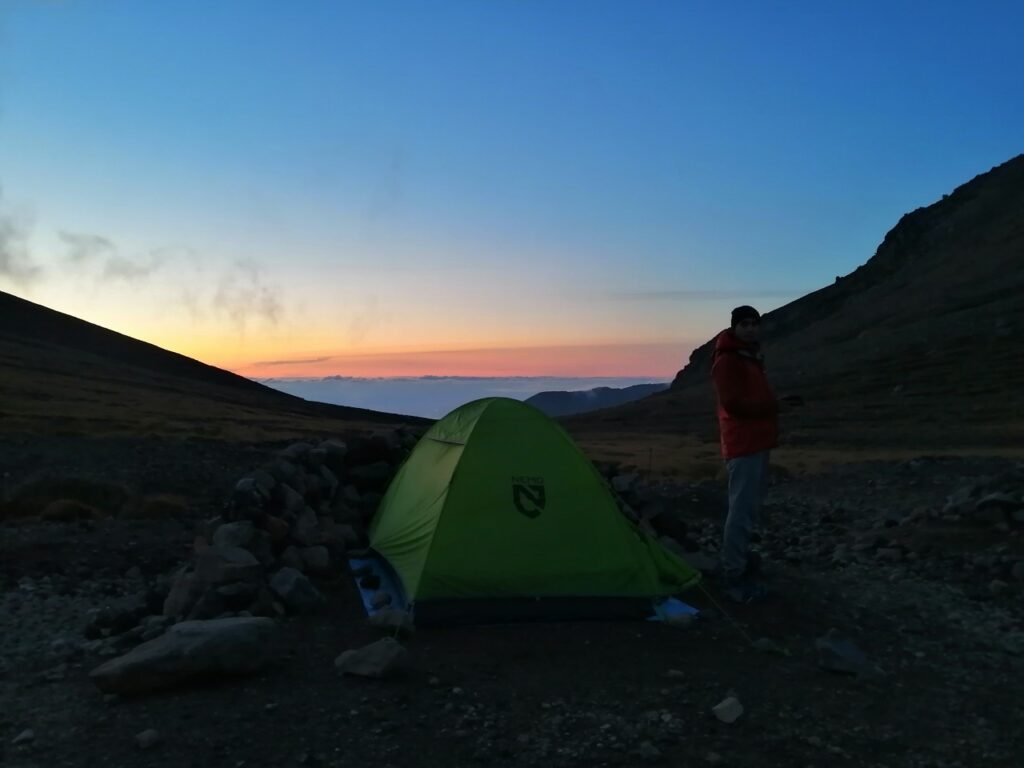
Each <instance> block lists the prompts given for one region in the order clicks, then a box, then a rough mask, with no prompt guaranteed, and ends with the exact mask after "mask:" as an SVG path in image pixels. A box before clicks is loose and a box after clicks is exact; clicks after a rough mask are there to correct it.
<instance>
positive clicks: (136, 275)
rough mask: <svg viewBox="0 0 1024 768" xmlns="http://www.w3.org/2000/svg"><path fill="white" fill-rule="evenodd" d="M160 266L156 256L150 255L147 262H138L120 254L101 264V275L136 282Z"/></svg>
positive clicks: (160, 263) (161, 264) (161, 263)
mask: <svg viewBox="0 0 1024 768" xmlns="http://www.w3.org/2000/svg"><path fill="white" fill-rule="evenodd" d="M161 266H163V262H162V261H161V260H160V259H159V258H157V257H156V256H152V257H151V258H150V261H149V262H148V263H140V262H136V261H132V260H130V259H125V258H122V257H120V256H114V257H112V258H110V259H107V263H106V264H104V265H103V277H105V278H109V279H121V280H125V281H127V282H129V283H136V284H137V283H139V282H141V281H143V280H145V279H146V278H148V277H149V276H150V275H152V274H153V273H154V272H156V271H157V270H158V269H160V267H161Z"/></svg>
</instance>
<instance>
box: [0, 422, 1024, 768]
mask: <svg viewBox="0 0 1024 768" xmlns="http://www.w3.org/2000/svg"><path fill="white" fill-rule="evenodd" d="M281 447H282V444H280V443H266V444H254V443H245V444H243V443H219V442H214V441H203V442H189V441H177V442H176V441H169V440H156V439H154V440H149V441H132V440H121V439H114V438H104V439H89V438H73V437H66V438H62V437H51V438H25V439H24V440H22V441H21V442H18V441H17V440H5V442H4V443H3V445H2V446H0V454H2V455H0V460H2V465H3V467H4V469H5V471H6V473H7V477H6V482H7V487H8V488H14V487H18V486H19V485H22V484H24V483H25V482H26V481H28V480H30V479H31V478H32V477H35V476H39V474H40V471H41V467H47V468H49V469H48V471H50V473H51V474H54V475H60V476H77V477H88V478H93V479H95V480H102V481H104V482H114V483H117V484H121V485H124V486H127V487H130V488H131V490H132V491H134V492H137V493H142V494H163V495H164V496H166V497H170V498H174V499H177V501H178V503H177V505H176V506H175V505H171V506H169V507H166V508H164V509H169V510H171V511H170V513H169V514H168V515H166V516H161V517H155V518H146V517H141V516H136V517H134V518H126V517H117V518H105V519H95V520H79V521H64V522H57V521H52V522H44V521H40V520H39V519H37V518H35V517H20V516H11V515H8V516H7V517H5V518H4V519H3V520H2V521H0V763H2V764H4V765H8V766H16V767H17V768H28V767H29V766H39V767H42V766H101V765H114V766H174V767H175V768H180V767H182V766H236V767H237V768H242V767H243V766H290V765H295V766H301V765H306V766H317V765H321V766H358V765H363V766H382V767H383V766H452V765H481V766H495V765H543V766H562V765H564V766H601V765H642V764H652V765H658V764H662V765H723V766H889V767H890V768H895V767H896V766H947V767H950V768H951V767H952V766H1019V765H1021V764H1022V763H1024V734H1022V730H1021V728H1020V724H1021V723H1022V722H1024V701H1022V699H1021V696H1020V687H1021V682H1022V681H1024V601H1022V599H1021V597H1022V594H1024V539H1022V534H1021V531H1022V530H1024V524H1022V521H1021V520H1020V512H1019V510H1018V509H1017V502H1020V501H1021V500H1022V493H1024V473H1022V467H1021V465H1020V464H1017V463H1014V462H1013V461H1010V460H1005V459H997V458H977V457H957V458H928V457H921V458H918V459H915V460H912V461H902V462H867V463H854V464H847V465H839V466H834V467H832V468H830V469H826V470H823V471H822V472H818V473H815V474H805V475H799V476H795V477H788V478H786V477H779V478H777V479H776V481H775V482H774V484H773V486H772V488H771V491H770V495H769V498H768V502H769V504H768V508H767V510H766V513H767V514H766V517H767V526H766V534H765V538H764V541H763V542H762V545H761V546H762V550H763V552H764V555H765V563H764V567H765V571H766V574H767V577H768V578H769V581H770V584H771V587H772V588H773V590H774V591H775V593H776V594H775V596H774V597H773V598H772V599H771V600H770V601H768V602H767V603H765V604H763V605H759V606H756V607H754V606H731V605H729V606H725V610H726V611H727V613H725V612H723V611H722V610H721V609H720V608H719V607H717V606H716V605H715V603H714V599H715V597H716V592H715V590H714V587H713V582H712V581H710V580H709V587H708V590H709V592H708V593H705V592H703V591H702V590H696V591H694V592H693V593H691V594H690V595H688V596H687V599H689V600H690V601H691V602H693V603H694V604H696V605H698V606H700V607H702V608H704V609H707V610H706V615H705V617H704V618H703V619H702V620H701V621H699V622H698V623H697V624H695V625H694V626H692V627H690V628H688V629H682V628H675V627H668V626H664V625H661V624H655V623H628V622H620V623H557V624H534V625H516V626H489V627H475V628H459V629H443V630H440V629H435V630H421V631H419V632H417V633H416V634H414V635H413V636H412V637H410V638H409V639H408V640H406V641H404V642H405V645H406V647H407V648H408V649H409V651H410V653H411V656H412V661H413V668H412V669H411V671H410V672H409V673H408V674H407V675H406V676H405V677H403V678H401V679H397V680H392V681H366V680H361V679H354V678H347V677H341V676H339V675H337V674H336V673H335V670H334V666H333V661H334V659H335V657H336V656H337V655H338V654H339V653H341V652H342V651H344V650H346V649H348V648H353V647H357V646H360V645H363V644H365V643H368V642H370V641H372V640H375V639H376V638H377V637H379V636H380V634H379V631H377V630H373V629H371V628H369V627H368V626H366V624H365V622H364V617H363V613H362V609H361V607H360V605H359V603H358V600H357V597H356V593H355V590H354V587H353V585H352V583H351V580H350V578H349V577H348V576H347V574H345V573H342V572H338V573H337V574H336V575H335V576H329V577H326V578H321V579H319V580H318V582H317V583H318V585H319V586H320V588H321V589H322V591H323V592H324V594H325V595H326V596H327V597H328V603H327V607H326V609H325V610H324V611H322V612H321V613H319V614H317V615H311V616H304V617H290V618H287V619H283V620H282V628H283V630H282V635H281V641H280V646H279V650H278V652H277V660H276V663H274V664H273V665H272V666H271V668H270V669H269V670H268V671H266V672H264V673H262V674H260V675H258V676H255V677H251V678H244V679H233V680H222V681H213V680H211V681H208V682H205V683H204V684H202V685H200V686H198V687H191V688H186V689H179V690H174V691H171V692H166V693H160V694H152V695H147V696H139V697H118V696H105V695H104V694H103V693H101V692H100V691H99V690H97V689H96V687H95V686H94V685H93V684H92V682H91V681H90V680H89V678H88V673H89V671H90V670H92V669H93V668H94V667H96V666H97V665H99V664H100V663H102V662H103V661H105V660H106V658H105V657H104V656H101V655H100V654H99V653H97V652H95V651H93V650H89V648H95V646H96V644H95V643H93V644H92V645H89V644H88V641H87V640H86V638H85V637H84V635H83V630H84V628H85V627H86V626H87V625H88V624H89V621H90V616H91V615H93V614H91V613H90V612H91V611H95V609H98V608H101V607H103V606H104V605H106V604H109V603H111V602H113V601H116V600H119V599H122V598H123V597H125V596H131V595H137V594H144V593H146V591H147V590H153V589H155V588H156V589H158V588H159V585H160V584H161V583H163V584H166V579H167V575H168V574H169V573H170V572H171V571H172V570H173V569H174V568H175V567H176V566H178V565H179V564H180V563H182V562H184V561H185V560H186V559H187V558H189V557H190V556H191V550H192V544H193V537H194V535H195V533H196V530H197V527H198V525H199V523H200V521H201V520H203V519H204V518H207V517H209V516H211V515H213V514H217V513H218V512H219V511H220V508H221V505H222V502H223V501H224V499H225V498H226V497H227V495H228V493H229V492H230V489H231V487H232V486H233V485H234V482H235V480H236V479H237V478H238V477H240V476H241V475H242V474H244V473H246V472H248V471H249V470H251V469H252V468H253V467H255V466H256V465H258V464H259V463H260V462H261V461H263V459H264V458H265V457H266V456H267V455H269V454H270V453H272V452H273V451H274V450H277V449H279V448H281ZM992 493H1002V494H1003V496H1002V497H998V498H997V500H996V501H992V497H991V494H992ZM645 495H646V497H647V498H648V499H651V498H654V499H655V500H656V501H660V502H662V503H663V504H665V505H666V506H667V508H668V509H669V510H671V512H672V514H673V515H674V517H675V518H676V519H677V520H681V521H683V522H684V523H685V524H686V527H687V528H688V534H687V535H688V537H689V538H690V539H691V541H693V542H696V543H699V544H701V545H703V547H704V550H705V551H704V553H702V555H707V554H708V552H710V551H711V550H712V549H713V546H714V542H715V540H716V538H717V531H718V526H719V525H720V518H721V513H722V507H723V504H724V501H723V488H722V487H721V485H720V484H717V483H715V482H713V481H706V482H703V483H700V484H685V483H675V484H656V485H652V486H650V487H649V488H647V489H646V493H645ZM950 497H953V500H952V503H949V502H948V501H947V500H948V499H949V498H950ZM986 498H987V499H989V501H987V502H985V503H980V502H981V501H982V500H984V499H986ZM999 498H1001V499H1002V500H1001V501H999ZM694 560H695V562H702V560H703V557H695V558H694ZM833 628H834V629H836V630H839V632H840V633H842V634H843V635H845V636H846V637H848V638H849V639H851V640H852V641H853V642H854V643H855V644H856V646H857V647H858V648H859V649H861V650H862V651H863V652H864V654H865V655H866V657H867V663H866V664H865V665H863V667H862V668H861V672H860V674H858V675H847V674H841V673H837V672H832V671H828V670H826V669H823V668H822V667H821V665H820V663H821V656H820V654H819V652H818V651H817V650H816V648H815V640H816V639H817V638H819V637H821V636H823V635H824V634H825V633H826V632H828V631H829V630H830V629H833ZM763 638H767V639H769V640H771V641H772V643H773V644H774V645H775V646H776V651H774V652H773V651H772V650H771V649H770V648H769V649H768V650H761V649H758V648H755V647H753V646H752V644H751V640H761V639H763ZM731 695H734V696H736V697H737V698H738V699H739V700H740V702H741V703H742V705H743V707H744V712H743V714H742V716H740V717H739V719H738V720H736V721H735V722H734V723H732V724H725V723H723V722H720V721H719V720H717V719H716V718H715V716H714V715H713V714H712V712H711V708H712V707H713V706H715V705H716V704H718V703H719V702H721V701H722V700H723V699H725V698H726V697H728V696H731ZM147 729H156V731H158V732H159V741H158V743H157V744H156V745H155V746H152V747H150V748H147V749H142V748H140V747H139V746H138V745H137V744H136V738H135V737H136V735H137V734H139V733H140V732H142V731H145V730H147ZM26 731H31V735H28V734H26ZM15 741H18V742H19V743H18V744H15V743H14V742H15Z"/></svg>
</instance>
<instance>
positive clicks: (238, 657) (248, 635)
mask: <svg viewBox="0 0 1024 768" xmlns="http://www.w3.org/2000/svg"><path fill="white" fill-rule="evenodd" d="M276 635H277V625H276V624H275V623H274V621H273V620H271V619H265V618H229V619H214V620H212V621H184V622H182V623H180V624H175V625H174V626H173V627H171V628H170V629H169V630H168V631H167V632H166V633H164V634H163V635H161V636H160V637H158V638H156V639H154V640H150V641H149V642H146V643H143V644H142V645H140V646H138V647H137V648H135V649H134V650H132V651H130V652H129V653H127V654H125V655H124V656H120V657H118V658H116V659H112V660H110V661H108V662H106V663H105V664H102V665H100V666H99V667H97V668H96V669H94V670H93V671H92V672H91V673H90V674H89V677H90V679H92V681H93V682H94V683H95V684H96V686H97V687H98V688H99V689H100V690H101V691H103V692H105V693H121V694H132V693H144V692H147V691H156V690H161V689H166V688H173V687H175V686H177V685H180V684H182V683H185V682H187V681H191V680H195V679H202V680H206V679H210V678H214V677H217V676H222V675H243V674H249V673H252V672H256V671H258V670H260V669H263V668H264V667H265V666H266V665H267V664H268V663H269V662H270V660H271V659H272V658H273V656H274V648H273V645H274V643H273V641H274V639H275V637H276Z"/></svg>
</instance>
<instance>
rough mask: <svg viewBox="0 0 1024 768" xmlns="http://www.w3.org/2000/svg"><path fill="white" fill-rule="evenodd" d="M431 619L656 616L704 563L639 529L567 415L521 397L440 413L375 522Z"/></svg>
mask: <svg viewBox="0 0 1024 768" xmlns="http://www.w3.org/2000/svg"><path fill="white" fill-rule="evenodd" d="M370 547H371V549H372V550H373V551H374V552H376V553H377V554H378V555H380V556H381V557H382V558H383V559H384V560H386V562H387V563H388V564H389V565H390V569H391V570H392V571H393V574H394V576H395V577H396V579H395V580H396V581H397V582H398V584H397V585H396V586H397V587H399V588H400V591H401V593H402V594H401V596H400V598H401V601H402V602H404V603H405V605H406V607H408V608H412V609H413V610H414V611H415V616H416V621H417V623H424V621H426V622H428V623H429V622H431V621H440V622H448V621H459V620H468V621H480V620H504V619H528V618H569V617H577V618H584V617H591V618H596V617H612V616H623V615H631V616H645V615H650V614H651V612H652V607H651V606H652V598H658V597H661V596H668V595H671V594H674V593H677V592H679V591H681V590H682V589H684V588H685V587H688V586H690V585H692V584H695V583H696V582H697V581H698V580H699V578H700V577H699V575H698V573H697V572H696V571H695V570H694V569H692V568H690V567H689V566H688V565H687V564H686V563H684V562H683V561H682V560H680V559H679V558H678V557H676V556H675V555H673V554H672V553H670V552H668V551H667V550H665V549H664V548H663V547H662V546H661V545H660V544H659V543H658V542H657V541H655V540H653V539H651V538H650V537H648V536H647V535H645V534H644V533H642V532H641V531H639V530H638V529H637V528H636V527H635V526H634V525H633V524H632V523H631V522H630V521H629V520H628V519H627V518H626V517H625V516H624V515H623V514H622V513H621V512H620V511H619V509H618V506H617V505H616V503H615V500H614V499H613V498H612V495H611V493H610V492H609V490H608V488H607V486H606V485H605V483H604V480H603V479H602V478H601V476H600V474H599V473H598V472H597V470H596V469H595V468H594V466H593V465H592V464H591V463H590V461H589V460H587V458H586V457H585V456H584V455H583V453H582V452H581V451H580V449H579V448H578V447H577V446H576V444H575V443H574V442H573V441H572V438H570V437H569V436H568V434H566V432H565V431H564V430H563V429H562V428H561V427H560V426H559V425H558V424H556V423H555V422H554V421H552V420H551V419H549V418H548V417H547V416H545V415H544V414H543V413H541V412H540V411H539V410H537V409H536V408H534V407H532V406H529V405H526V404H525V403H521V402H519V401H517V400H511V399H507V398H488V399H484V400H476V401H474V402H471V403H467V404H466V405H463V406H461V407H460V408H457V409H456V410H454V411H452V412H451V413H449V414H448V415H447V416H445V417H444V418H443V419H441V420H440V421H438V422H436V423H435V424H434V425H433V426H432V427H431V428H430V430H429V431H428V432H427V433H426V434H425V435H424V436H423V438H422V439H421V440H420V441H419V443H418V444H417V445H416V447H415V448H414V449H413V451H412V453H411V454H410V456H409V458H408V459H407V460H406V462H405V464H403V465H402V467H401V468H400V469H399V470H398V473H397V474H396V475H395V478H394V479H393V480H392V482H391V485H390V486H389V487H388V490H387V492H386V494H385V495H384V498H383V499H382V501H381V503H380V506H379V508H378V510H377V513H376V515H375V517H374V519H373V522H372V523H371V526H370Z"/></svg>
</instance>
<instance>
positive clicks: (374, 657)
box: [334, 637, 409, 678]
mask: <svg viewBox="0 0 1024 768" xmlns="http://www.w3.org/2000/svg"><path fill="white" fill-rule="evenodd" d="M408 658H409V654H408V652H407V651H406V650H405V648H403V647H402V645H401V644H400V643H399V642H398V641H397V640H393V639H391V638H390V637H385V638H383V639H382V640H378V641H377V642H375V643H370V645H366V646H363V647H362V648H358V649H354V650H350V651H345V652H344V653H342V654H341V655H340V656H338V658H336V659H335V660H334V668H335V669H337V670H338V671H339V672H341V673H342V674H345V675H356V676H358V677H374V678H385V677H393V676H394V675H396V674H398V673H399V672H401V671H402V670H403V669H404V668H405V667H406V666H407V664H408Z"/></svg>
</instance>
